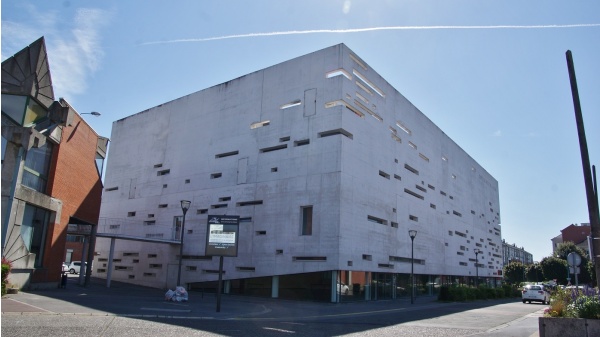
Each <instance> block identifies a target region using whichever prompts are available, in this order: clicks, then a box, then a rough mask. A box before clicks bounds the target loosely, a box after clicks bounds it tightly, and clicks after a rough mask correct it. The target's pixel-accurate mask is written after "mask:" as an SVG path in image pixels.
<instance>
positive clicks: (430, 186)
mask: <svg viewBox="0 0 600 337" xmlns="http://www.w3.org/2000/svg"><path fill="white" fill-rule="evenodd" d="M427 187H429V188H430V189H432V190H434V191H435V186H433V185H431V184H427Z"/></svg>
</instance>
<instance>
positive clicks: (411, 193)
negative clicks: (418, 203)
mask: <svg viewBox="0 0 600 337" xmlns="http://www.w3.org/2000/svg"><path fill="white" fill-rule="evenodd" d="M404 193H406V194H410V195H412V196H413V197H415V198H419V199H421V200H425V197H423V196H422V195H420V194H418V193H415V192H413V191H411V190H409V189H407V188H405V189H404Z"/></svg>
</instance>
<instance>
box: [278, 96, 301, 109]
mask: <svg viewBox="0 0 600 337" xmlns="http://www.w3.org/2000/svg"><path fill="white" fill-rule="evenodd" d="M301 104H302V101H301V100H299V99H297V100H295V101H291V102H289V103H285V104H283V105H282V106H280V107H279V109H281V110H285V109H289V108H291V107H295V106H298V105H301Z"/></svg>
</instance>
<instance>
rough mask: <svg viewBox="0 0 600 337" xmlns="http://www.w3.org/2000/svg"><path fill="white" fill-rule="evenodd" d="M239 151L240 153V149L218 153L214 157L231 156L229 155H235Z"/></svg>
mask: <svg viewBox="0 0 600 337" xmlns="http://www.w3.org/2000/svg"><path fill="white" fill-rule="evenodd" d="M239 153H240V151H231V152H224V153H219V154H216V155H215V158H225V157H231V156H235V155H237V154H239Z"/></svg>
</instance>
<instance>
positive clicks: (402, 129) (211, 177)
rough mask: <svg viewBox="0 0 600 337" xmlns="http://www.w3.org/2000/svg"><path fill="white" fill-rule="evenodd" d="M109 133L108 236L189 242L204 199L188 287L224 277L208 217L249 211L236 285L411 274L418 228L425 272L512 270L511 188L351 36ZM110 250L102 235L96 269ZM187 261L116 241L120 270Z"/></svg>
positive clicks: (129, 120) (494, 273) (159, 273)
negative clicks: (181, 223) (181, 233)
mask: <svg viewBox="0 0 600 337" xmlns="http://www.w3.org/2000/svg"><path fill="white" fill-rule="evenodd" d="M111 141H112V146H111V148H110V152H109V160H108V163H107V168H106V176H105V177H106V178H105V184H104V186H105V189H104V194H103V199H102V207H101V214H100V217H101V221H100V223H101V224H102V219H103V218H104V219H113V220H111V221H112V222H110V224H109V223H108V222H107V223H106V225H105V227H104V228H102V226H100V228H99V232H102V231H105V232H113V233H120V234H126V233H128V232H131V233H133V232H136V233H139V234H138V235H141V236H145V237H160V238H164V239H172V238H175V237H176V236H177V234H176V233H175V231H176V229H175V225H174V218H175V217H177V216H181V215H182V211H181V208H180V200H183V199H185V200H191V201H192V204H191V208H190V210H189V211H188V212H187V216H186V225H185V226H186V233H185V241H184V253H183V255H184V257H185V258H184V260H183V265H184V269H183V270H184V271H183V275H182V279H183V281H184V283H192V282H202V281H212V280H216V278H217V274H216V273H215V272H214V271H215V270H218V259H217V258H213V259H210V258H208V257H204V249H205V238H206V227H207V216H208V215H209V214H227V215H239V216H240V217H241V219H242V222H241V223H240V242H239V255H238V257H236V258H225V261H224V270H225V274H224V276H223V277H224V279H226V280H233V279H243V278H254V277H261V276H267V277H268V276H274V275H287V274H300V273H310V272H319V271H339V270H347V271H348V270H349V271H362V272H371V273H410V268H411V263H410V258H411V240H410V238H409V235H408V230H409V229H416V230H417V231H418V234H417V237H416V238H415V240H414V258H415V261H416V263H415V273H416V274H422V275H425V274H430V275H462V276H475V274H476V273H478V274H479V276H482V277H489V278H497V279H501V277H502V276H501V270H502V266H503V261H502V250H501V248H502V239H501V227H500V210H499V208H500V205H499V197H498V183H497V181H496V180H495V179H494V178H493V177H492V176H491V175H490V174H489V173H488V172H487V171H486V170H485V169H484V168H482V167H481V166H480V165H479V164H478V163H477V162H476V161H475V160H474V159H473V158H471V157H470V156H469V155H468V154H467V153H466V152H465V151H463V150H462V149H461V148H460V147H459V146H458V145H457V144H456V143H455V142H453V141H452V140H451V139H450V138H449V137H448V136H447V135H446V134H445V133H444V132H443V131H442V130H440V129H439V128H438V127H437V126H436V125H435V124H434V123H433V122H432V121H431V120H429V119H428V118H427V117H426V116H425V115H424V114H423V113H422V112H420V111H419V110H418V109H417V108H416V107H415V106H413V105H412V104H411V103H410V102H409V101H408V100H407V99H406V98H405V97H404V96H402V95H401V94H400V93H399V92H398V91H397V90H396V89H394V88H393V87H392V86H391V85H390V84H389V83H387V82H386V81H385V80H384V79H383V78H382V77H381V76H380V75H379V74H377V73H376V72H375V71H374V70H373V69H372V68H370V67H369V66H368V64H367V63H366V62H364V61H363V60H362V59H360V58H359V57H358V56H357V55H356V54H355V53H353V52H352V51H351V50H350V49H349V48H348V47H346V46H345V45H343V44H340V45H336V46H332V47H329V48H326V49H323V50H320V51H317V52H314V53H311V54H308V55H305V56H301V57H298V58H295V59H292V60H289V61H286V62H283V63H281V64H277V65H274V66H272V67H269V68H266V69H263V70H260V71H256V72H254V73H251V74H248V75H245V76H242V77H240V78H237V79H234V80H232V81H229V82H226V83H223V84H220V85H217V86H214V87H211V88H208V89H205V90H202V91H199V92H196V93H193V94H190V95H187V96H184V97H181V98H179V99H176V100H174V101H171V102H167V103H165V104H162V105H160V106H157V107H154V108H151V109H148V110H146V111H142V112H140V113H137V114H135V115H132V116H129V117H126V118H124V119H121V120H118V121H116V122H114V123H113V130H112V136H111ZM307 206H311V207H312V233H311V234H310V235H302V234H303V233H302V210H303V207H307ZM115 219H116V220H115ZM119 219H124V220H119ZM109 250H110V240H109V239H103V238H99V239H98V242H97V244H96V252H97V253H98V255H97V256H96V259H95V262H94V273H95V275H96V276H99V277H105V276H106V272H107V271H106V268H107V266H108V261H107V260H108V257H109ZM475 250H480V251H481V253H478V258H477V261H478V267H476V266H475V261H476V254H475ZM178 254H179V246H178V245H164V244H163V245H157V244H151V243H144V242H134V241H117V242H116V244H115V252H114V257H113V259H115V260H116V262H115V263H114V268H115V269H114V270H113V272H112V277H113V279H114V280H119V281H125V282H132V283H137V284H141V285H149V286H154V287H162V288H166V287H172V286H173V285H174V282H175V281H174V280H175V278H176V274H177V263H178ZM476 269H477V270H476Z"/></svg>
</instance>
